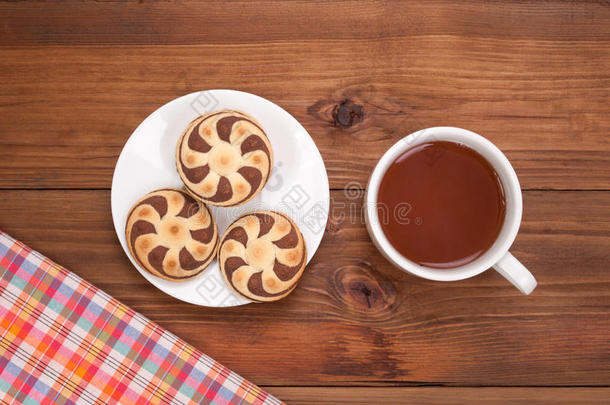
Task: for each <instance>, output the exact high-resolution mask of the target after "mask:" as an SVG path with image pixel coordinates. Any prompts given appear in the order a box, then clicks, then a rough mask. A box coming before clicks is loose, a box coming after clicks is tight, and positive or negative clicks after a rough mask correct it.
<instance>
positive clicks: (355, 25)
mask: <svg viewBox="0 0 610 405" xmlns="http://www.w3.org/2000/svg"><path fill="white" fill-rule="evenodd" d="M609 18H610V12H609V10H608V2H607V1H603V0H602V1H573V2H565V1H557V0H556V1H545V2H535V3H533V4H530V3H523V2H518V1H514V2H508V1H507V2H489V1H484V0H475V1H472V0H471V1H462V2H460V3H456V2H452V1H448V0H445V1H438V0H432V1H425V2H424V1H421V2H407V1H402V2H394V1H379V0H375V1H366V2H364V1H358V0H342V1H332V2H330V1H323V0H317V1H290V2H285V1H279V0H275V1H260V2H251V1H247V0H242V1H231V2H227V1H218V0H216V1H206V2H205V3H201V2H198V1H195V0H182V1H179V2H178V1H146V2H136V1H129V2H125V1H116V0H115V1H113V0H110V1H101V2H90V1H86V2H82V1H62V2H42V1H29V2H22V3H14V2H2V3H0V20H2V21H3V22H4V24H3V31H2V36H0V45H8V46H15V45H21V46H24V45H25V46H29V45H38V44H113V45H122V44H172V45H184V44H201V43H220V44H235V43H255V42H280V41H294V40H302V39H305V40H327V39H344V40H350V39H373V40H379V39H383V38H396V37H408V36H419V35H429V36H438V35H456V34H457V35H461V36H465V37H471V38H480V37H483V38H512V39H525V38H527V39H532V38H536V39H548V38H552V39H554V40H558V41H570V40H592V41H607V40H608V37H609V36H610V27H609V26H608V19H609Z"/></svg>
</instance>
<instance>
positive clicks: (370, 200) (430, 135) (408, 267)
mask: <svg viewBox="0 0 610 405" xmlns="http://www.w3.org/2000/svg"><path fill="white" fill-rule="evenodd" d="M434 141H450V142H456V143H460V144H463V145H465V146H467V147H469V148H471V149H474V150H475V151H476V152H478V153H479V154H481V155H482V156H483V157H484V158H485V159H486V160H487V161H488V162H489V163H490V164H491V165H492V167H493V168H494V170H495V171H496V173H497V174H498V177H499V178H500V183H501V184H502V187H503V191H504V196H505V199H506V213H505V217H504V224H503V225H502V229H501V230H500V234H499V235H498V238H497V239H496V241H495V242H494V243H493V244H492V246H491V247H490V248H489V249H488V250H487V251H486V252H485V253H484V254H483V255H481V256H479V257H478V258H477V259H475V260H473V261H472V262H470V263H467V264H465V265H462V266H458V267H454V268H449V269H438V268H432V267H427V266H422V265H420V264H417V263H415V262H413V261H411V260H409V259H407V258H406V257H404V256H403V255H402V254H400V253H399V252H398V251H397V250H396V249H395V248H394V246H392V244H391V243H390V242H389V241H388V239H387V237H386V235H385V233H384V232H383V230H382V229H381V225H380V223H379V217H378V211H377V194H378V192H379V185H380V183H381V179H382V178H383V175H384V174H385V172H386V170H387V169H388V167H389V166H390V164H391V163H392V162H394V161H395V160H396V158H398V156H399V155H400V154H402V153H403V152H405V151H406V150H408V149H410V148H412V147H414V146H416V145H419V144H422V143H425V142H434ZM522 211H523V200H522V195H521V186H520V184H519V179H518V178H517V174H516V173H515V170H514V169H513V167H512V165H511V164H510V162H509V161H508V159H507V158H506V156H504V154H503V153H502V152H501V151H500V149H498V148H497V147H496V146H495V145H494V144H493V143H491V141H489V140H488V139H486V138H484V137H483V136H481V135H479V134H477V133H474V132H472V131H469V130H467V129H462V128H457V127H431V128H426V129H422V130H419V131H416V132H413V133H412V134H410V135H407V136H406V137H404V138H402V139H401V140H399V141H398V142H396V143H395V144H394V145H393V146H392V147H391V148H390V149H388V150H387V151H386V152H385V153H384V155H383V156H382V157H381V159H379V162H378V163H377V165H376V166H375V169H374V170H373V173H372V174H371V177H370V179H369V184H368V186H367V192H366V197H365V216H366V226H367V228H368V231H369V234H370V236H371V239H372V240H373V242H374V243H375V245H376V246H377V248H378V249H379V251H380V252H381V253H382V254H383V255H384V256H385V257H386V258H387V259H388V260H390V262H393V263H394V265H396V266H397V267H399V268H400V269H402V270H404V271H407V272H409V273H412V274H414V275H417V276H420V277H423V278H427V279H430V280H437V281H456V280H463V279H466V278H469V277H473V276H476V275H477V274H480V273H482V272H484V271H485V270H487V269H489V268H491V267H492V266H493V265H494V264H496V263H497V262H498V261H499V260H500V259H501V258H502V257H503V256H504V255H505V254H506V253H507V252H508V250H509V248H510V246H511V245H512V244H513V242H514V240H515V237H516V236H517V232H518V231H519V226H520V224H521V215H522ZM371 218H373V219H374V221H371V220H370V219H371ZM424 220H425V219H424Z"/></svg>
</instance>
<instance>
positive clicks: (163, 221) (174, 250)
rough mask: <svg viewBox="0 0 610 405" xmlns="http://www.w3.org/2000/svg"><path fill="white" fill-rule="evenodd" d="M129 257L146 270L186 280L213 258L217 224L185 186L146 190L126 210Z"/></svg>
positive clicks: (215, 247)
mask: <svg viewBox="0 0 610 405" xmlns="http://www.w3.org/2000/svg"><path fill="white" fill-rule="evenodd" d="M125 236H126V238H127V247H128V248H129V251H130V252H131V255H132V257H133V258H134V259H135V260H136V262H138V264H139V265H140V266H141V267H142V268H143V269H144V270H146V271H148V272H149V273H151V274H153V275H155V276H157V277H161V278H164V279H166V280H170V281H186V280H189V279H192V278H193V277H196V276H197V275H199V274H200V273H201V272H202V271H203V270H205V268H206V267H207V266H208V265H209V264H210V263H211V262H212V260H213V259H214V257H215V256H216V251H217V248H218V239H219V237H218V228H217V227H216V222H215V221H214V218H213V217H212V214H211V213H210V211H209V210H208V208H207V207H206V206H205V205H204V204H203V203H201V202H199V201H196V200H195V199H194V198H193V197H192V196H191V195H190V194H188V193H187V192H185V191H184V190H179V189H173V188H166V189H161V190H156V191H153V192H151V193H148V194H146V195H145V196H144V197H142V198H141V199H140V200H139V201H138V202H136V203H135V204H134V206H133V207H132V208H131V210H130V211H129V214H128V215H127V225H126V227H125Z"/></svg>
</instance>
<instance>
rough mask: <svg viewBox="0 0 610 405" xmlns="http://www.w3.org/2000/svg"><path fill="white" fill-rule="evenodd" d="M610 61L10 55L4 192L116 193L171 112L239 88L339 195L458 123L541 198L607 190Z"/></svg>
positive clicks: (100, 52) (238, 48)
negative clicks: (201, 94)
mask: <svg viewBox="0 0 610 405" xmlns="http://www.w3.org/2000/svg"><path fill="white" fill-rule="evenodd" d="M26 4H29V3H26ZM44 4H46V3H44ZM608 26H610V24H608ZM598 28H600V27H598ZM565 31H566V32H568V31H570V30H565ZM608 38H609V39H610V36H609V37H608ZM608 65H610V41H605V42H601V41H588V40H587V41H585V40H573V41H563V40H562V41H549V40H531V39H519V40H515V39H504V38H501V39H496V38H470V37H465V36H459V35H458V36H456V35H445V36H421V37H415V38H402V37H397V38H384V39H371V40H367V39H363V40H335V39H329V40H325V41H306V40H294V41H282V42H273V43H267V42H265V43H258V44H242V45H238V44H226V45H197V46H181V47H167V46H120V47H111V46H46V47H27V48H0V82H2V83H3V84H2V87H1V88H0V188H108V187H109V186H110V182H111V178H112V172H113V168H114V164H115V162H116V159H117V157H118V154H119V153H120V150H121V148H122V146H123V144H124V143H125V141H126V140H127V138H128V137H129V135H130V134H131V132H132V131H133V130H134V129H135V127H136V126H137V125H138V124H139V123H140V122H141V121H142V120H143V119H144V118H145V117H146V116H147V115H148V114H150V113H151V112H152V111H153V110H154V109H155V108H157V107H158V106H160V105H162V104H164V103H165V102H167V101H169V100H171V99H173V98H175V97H178V96H180V95H182V94H185V93H188V92H191V91H196V90H201V89H209V88H236V89H240V90H244V91H248V92H252V93H257V94H259V95H261V96H263V97H266V98H268V99H270V100H271V101H273V102H275V103H278V104H279V105H281V106H282V107H284V108H285V109H287V110H288V111H289V112H290V113H291V114H293V115H294V116H295V117H296V118H297V119H298V120H299V121H300V122H301V123H302V124H303V125H304V126H305V128H307V130H308V131H309V133H310V134H311V135H312V137H313V138H314V140H315V142H316V144H317V145H318V148H319V149H320V151H321V153H322V156H323V158H324V161H325V163H326V166H327V169H328V173H329V177H330V183H331V187H332V188H342V187H344V186H345V185H346V184H348V183H351V182H357V183H358V184H360V185H364V184H366V181H367V179H368V176H369V174H370V172H371V170H372V168H373V167H374V165H375V163H376V161H377V160H378V158H379V157H380V156H381V155H382V154H383V152H384V151H385V150H387V148H389V147H390V146H391V145H392V144H393V143H395V142H396V141H398V140H399V139H400V138H402V137H403V136H405V135H407V134H409V133H411V132H413V131H415V130H417V129H421V128H425V127H430V126H438V125H451V126H459V127H464V128H468V129H472V130H474V131H475V132H478V133H481V134H483V135H484V136H486V137H488V138H489V139H490V140H492V141H493V142H494V143H496V144H497V145H498V146H499V147H500V148H501V149H502V150H504V151H505V153H506V154H507V156H508V157H509V159H511V161H512V162H513V164H514V166H515V168H516V171H517V173H518V175H519V176H520V179H521V182H522V187H524V188H525V189H601V190H607V189H610V143H609V142H608V133H609V132H610V115H609V114H608V113H607V112H608V100H609V99H610V97H609V96H610V72H609V71H608V69H607V66H608ZM286 84H289V85H288V86H287V85H286ZM364 151H366V153H363V152H364ZM281 159H282V157H281V156H279V157H278V160H279V161H281Z"/></svg>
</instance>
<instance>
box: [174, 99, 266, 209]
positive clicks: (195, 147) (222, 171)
mask: <svg viewBox="0 0 610 405" xmlns="http://www.w3.org/2000/svg"><path fill="white" fill-rule="evenodd" d="M176 167H177V169H178V174H179V175H180V178H181V179H182V182H183V183H184V185H185V187H186V189H187V190H188V191H189V192H190V193H191V194H193V195H194V196H195V197H197V198H199V199H201V200H202V201H204V202H205V203H207V204H210V205H217V206H221V207H231V206H235V205H240V204H243V203H245V202H246V201H248V200H250V199H251V198H253V197H254V196H255V195H256V194H257V193H258V192H259V191H261V190H262V189H263V187H264V186H265V184H266V183H267V180H268V179H269V174H270V173H271V168H272V167H273V150H272V149H271V144H270V143H269V139H268V138H267V135H266V134H265V131H263V129H262V127H261V126H260V125H259V124H258V123H257V122H256V121H255V120H254V119H253V118H252V117H250V116H248V115H246V114H244V113H242V112H239V111H229V110H226V111H217V112H213V113H210V114H206V115H202V116H200V117H198V118H196V119H195V120H194V121H193V122H191V123H190V124H189V126H188V127H187V128H186V130H185V131H184V132H183V133H182V135H181V136H180V138H179V139H178V144H177V145H176Z"/></svg>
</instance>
